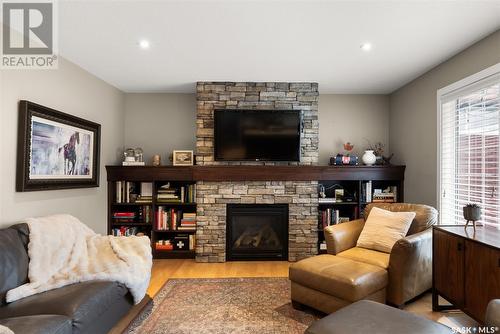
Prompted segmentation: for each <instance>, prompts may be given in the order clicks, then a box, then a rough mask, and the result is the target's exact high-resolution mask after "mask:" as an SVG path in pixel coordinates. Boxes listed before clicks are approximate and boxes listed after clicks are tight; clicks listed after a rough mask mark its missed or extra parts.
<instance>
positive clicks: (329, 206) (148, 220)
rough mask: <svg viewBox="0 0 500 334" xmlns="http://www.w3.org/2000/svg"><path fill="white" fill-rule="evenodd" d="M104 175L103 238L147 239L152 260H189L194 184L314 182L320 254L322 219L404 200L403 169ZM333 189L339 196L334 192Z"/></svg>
mask: <svg viewBox="0 0 500 334" xmlns="http://www.w3.org/2000/svg"><path fill="white" fill-rule="evenodd" d="M106 170H107V180H108V203H109V205H108V233H109V234H113V233H115V234H117V235H131V234H132V235H133V234H140V233H143V234H145V235H148V236H149V237H150V238H151V241H152V247H153V252H154V254H153V256H154V257H155V258H194V257H195V251H194V249H195V245H196V240H195V235H196V229H195V228H193V229H192V227H195V226H196V223H194V224H193V221H194V222H196V209H197V207H196V203H195V201H194V199H195V198H196V186H195V184H196V182H205V181H209V182H231V181H236V182H238V181H309V180H310V181H318V182H319V184H320V185H321V186H323V187H324V189H325V198H323V199H320V203H319V210H318V213H319V217H318V222H319V223H318V240H319V241H318V251H319V252H320V253H324V252H325V250H324V249H321V245H322V244H324V233H323V228H324V226H323V222H324V220H325V219H326V221H327V222H329V224H332V223H340V222H341V221H347V220H352V219H357V218H360V217H362V215H363V211H364V209H365V207H366V205H367V204H368V203H370V202H373V201H387V202H389V201H395V202H403V200H404V199H403V194H404V188H403V186H404V172H405V166H393V165H391V166H246V165H238V166H237V165H234V166H227V165H220V166H188V167H180V166H162V167H153V166H127V167H123V166H106ZM339 189H343V193H342V192H339V191H337V192H336V190H339ZM336 194H337V197H335V195H336ZM158 195H160V196H158ZM117 213H120V214H117ZM193 214H194V215H193ZM325 217H326V218H325ZM333 219H335V220H333ZM329 224H325V226H326V225H329ZM167 241H169V242H167ZM186 245H187V246H186ZM180 246H181V247H180Z"/></svg>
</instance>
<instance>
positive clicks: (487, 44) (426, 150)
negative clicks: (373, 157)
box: [389, 30, 500, 206]
mask: <svg viewBox="0 0 500 334" xmlns="http://www.w3.org/2000/svg"><path fill="white" fill-rule="evenodd" d="M499 62H500V30H499V31H496V32H495V33H493V34H491V35H490V36H488V37H486V38H484V39H483V40H481V41H479V42H478V43H476V44H474V45H472V46H471V47H469V48H467V49H466V50H464V51H462V52H461V53H459V54H457V55H456V56H454V57H452V58H450V59H449V60H447V61H445V62H444V63H442V64H440V65H438V66H436V67H435V68H433V69H432V70H430V71H428V72H427V73H425V74H424V75H422V76H420V77H419V78H417V79H415V80H413V81H412V82H410V83H408V84H407V85H405V86H404V87H402V88H400V89H398V90H397V91H395V92H394V93H392V94H391V95H390V127H389V128H390V134H389V138H390V147H391V150H392V151H393V152H394V153H395V158H394V161H395V162H396V163H400V164H405V165H406V180H405V200H406V201H407V202H415V203H425V204H429V205H433V206H436V205H437V198H436V196H437V195H436V191H437V185H436V182H437V101H436V99H437V90H438V89H440V88H442V87H445V86H447V85H449V84H451V83H453V82H456V81H459V80H461V79H463V78H465V77H467V76H469V75H472V74H474V73H477V72H479V71H481V70H483V69H485V68H487V67H489V66H492V65H494V64H496V63H499Z"/></svg>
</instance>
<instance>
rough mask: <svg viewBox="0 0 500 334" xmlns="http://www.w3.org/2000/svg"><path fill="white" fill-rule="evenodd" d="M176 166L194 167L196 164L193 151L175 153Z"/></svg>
mask: <svg viewBox="0 0 500 334" xmlns="http://www.w3.org/2000/svg"><path fill="white" fill-rule="evenodd" d="M173 162H174V166H192V165H193V163H194V153H193V151H174V154H173Z"/></svg>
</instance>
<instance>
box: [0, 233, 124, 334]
mask: <svg viewBox="0 0 500 334" xmlns="http://www.w3.org/2000/svg"><path fill="white" fill-rule="evenodd" d="M28 241H29V230H28V225H26V224H18V225H14V226H11V227H9V228H6V229H0V325H4V326H7V327H9V328H10V329H11V330H12V331H13V332H14V333H16V334H17V333H19V334H35V333H37V334H38V333H39V334H41V333H44V334H45V333H56V334H67V333H68V334H71V333H89V334H90V333H92V334H99V333H107V332H108V331H109V330H110V329H111V328H112V327H113V326H114V325H115V324H116V323H117V322H118V321H119V320H120V319H121V318H122V317H123V316H124V315H125V314H127V312H128V311H129V310H130V309H131V308H132V306H133V299H132V296H131V295H130V293H129V291H128V289H127V288H126V287H125V286H124V285H122V284H119V283H116V282H100V281H91V282H84V283H78V284H72V285H68V286H65V287H62V288H59V289H55V290H51V291H47V292H43V293H39V294H36V295H33V296H30V297H27V298H23V299H20V300H18V301H15V302H12V303H9V304H7V303H6V302H5V295H6V293H7V291H9V290H10V289H13V288H15V287H17V286H20V285H22V284H24V283H26V282H27V281H28V262H29V258H28V252H27V248H28Z"/></svg>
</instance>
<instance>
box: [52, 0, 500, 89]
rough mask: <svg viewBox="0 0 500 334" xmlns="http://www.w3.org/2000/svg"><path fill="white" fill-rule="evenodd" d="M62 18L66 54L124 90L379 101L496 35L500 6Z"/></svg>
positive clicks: (194, 10) (93, 12)
mask: <svg viewBox="0 0 500 334" xmlns="http://www.w3.org/2000/svg"><path fill="white" fill-rule="evenodd" d="M59 17H60V20H59V39H60V42H59V43H60V44H59V48H60V53H61V55H62V56H63V57H65V58H67V59H69V60H70V61H72V62H74V63H76V64H78V65H79V66H81V67H82V68H84V69H86V70H87V71H89V72H91V73H93V74H94V75H96V76H98V77H100V78H102V79H103V80H105V81H106V82H108V83H110V84H112V85H114V86H116V87H118V88H119V89H121V90H123V91H126V92H194V89H195V85H194V83H195V82H196V81H221V80H227V81H315V82H319V87H320V91H321V93H372V94H378V93H390V92H392V91H394V90H395V89H397V88H399V87H401V86H402V85H404V84H405V83H407V82H409V81H411V80H412V79H414V78H416V77H417V76H419V75H420V74H422V73H424V72H426V71H427V70H429V69H430V68H432V67H434V66H435V65H437V64H439V63H440V62H442V61H444V60H446V59H447V58H449V57H450V56H452V55H454V54H456V53H457V52H459V51H460V50H463V49H464V48H466V47H467V46H469V45H471V44H472V43H474V42H476V41H478V40H480V39H481V38H483V37H485V36H486V35H488V34H490V33H491V32H493V31H495V30H497V29H499V28H500V0H493V1H416V0H413V1H404V0H400V1H395V0H393V1H376V0H372V1H315V0H309V1H307V0H303V1H285V0H281V1H279V0H275V1H271V0H267V1H264V0H260V1H259V0H255V1H243V0H232V1H231V0H226V1H214V0H205V1H203V0H198V1H180V0H178V1H174V0H168V1H140V0H135V1H111V0H102V1H89V0H85V1H83V0H80V1H69V0H66V1H60V2H59ZM141 39H147V40H149V41H150V43H151V47H150V49H149V50H142V49H140V48H139V47H138V45H137V44H138V41H139V40H141ZM364 42H371V43H372V44H373V49H372V51H371V52H368V53H367V52H363V51H362V50H361V49H360V44H361V43H364Z"/></svg>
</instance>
